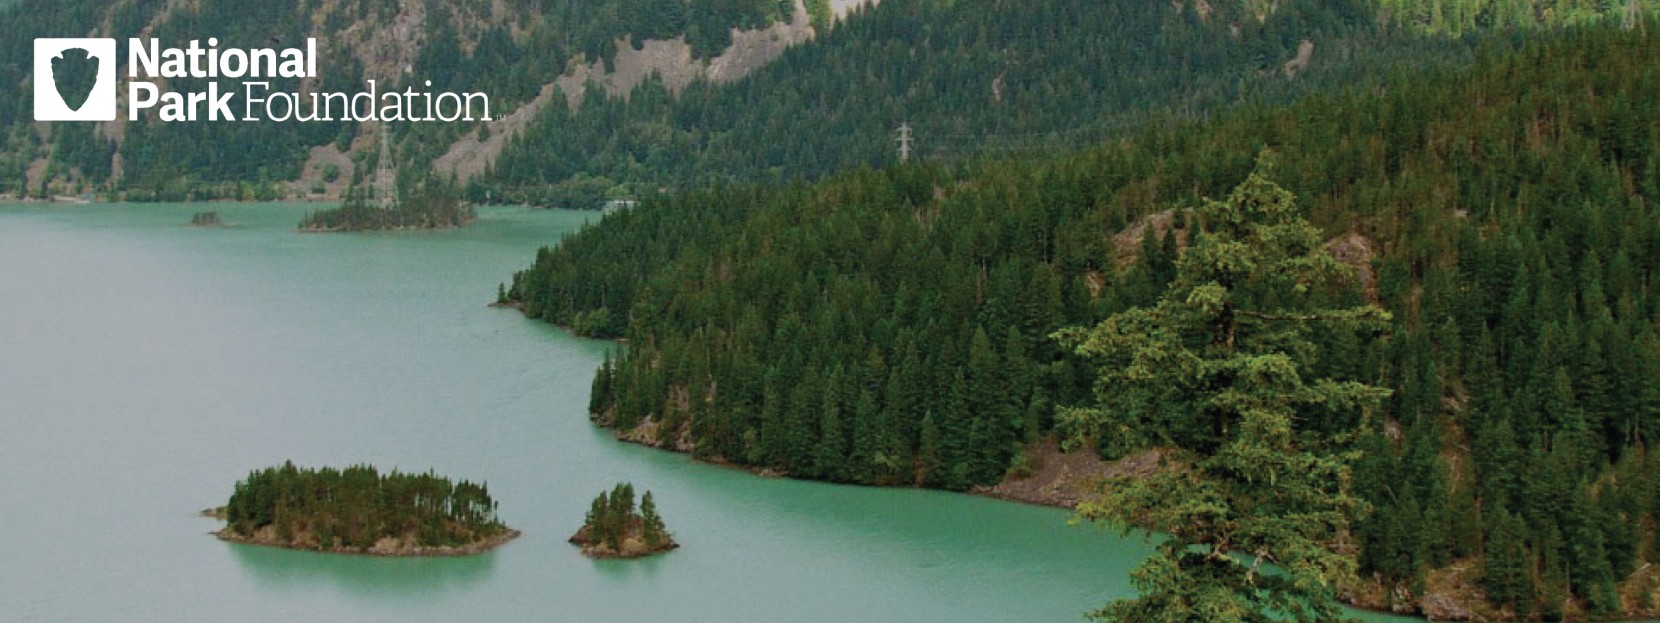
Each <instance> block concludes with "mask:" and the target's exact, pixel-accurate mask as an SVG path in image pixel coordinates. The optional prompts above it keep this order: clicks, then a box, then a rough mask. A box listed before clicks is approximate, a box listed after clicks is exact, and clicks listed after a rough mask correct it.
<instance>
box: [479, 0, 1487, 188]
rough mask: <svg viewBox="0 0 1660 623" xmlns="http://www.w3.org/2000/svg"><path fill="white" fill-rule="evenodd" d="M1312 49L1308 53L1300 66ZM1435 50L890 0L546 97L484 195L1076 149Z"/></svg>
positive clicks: (1269, 15)
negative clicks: (757, 57)
mask: <svg viewBox="0 0 1660 623" xmlns="http://www.w3.org/2000/svg"><path fill="white" fill-rule="evenodd" d="M1303 45H1308V46H1311V49H1312V50H1313V52H1312V55H1311V56H1310V57H1309V58H1308V59H1304V61H1303V62H1302V63H1301V64H1299V63H1298V62H1297V61H1296V59H1297V58H1298V53H1299V48H1300V46H1303ZM1442 46H1445V48H1446V49H1445V51H1446V52H1449V53H1457V52H1456V49H1457V47H1456V46H1450V45H1446V44H1445V42H1431V41H1426V40H1422V39H1420V38H1418V37H1416V36H1415V32H1414V31H1409V30H1406V29H1396V28H1391V27H1380V26H1379V25H1378V24H1377V17H1376V9H1375V7H1374V6H1373V5H1372V4H1371V3H1370V2H1368V1H1366V0H1337V1H1335V2H1334V1H1331V0H1320V1H1313V0H1290V1H1287V2H1279V3H1277V8H1276V9H1275V10H1273V11H1267V12H1261V13H1259V12H1258V11H1257V10H1256V9H1254V8H1253V7H1252V6H1251V3H1249V2H1212V3H1206V4H1204V5H1203V7H1200V6H1198V5H1188V6H1183V3H1171V2H1168V1H1166V0H1115V1H1113V2H1101V1H1099V0H1047V1H1045V2H1036V3H1033V2H1007V1H997V2H956V1H955V0H884V2H882V3H881V4H880V5H878V6H877V7H876V8H875V9H873V10H871V11H869V12H868V13H866V14H865V15H863V16H861V17H860V18H857V19H853V20H849V21H848V22H846V23H844V24H841V25H839V26H838V27H837V28H835V29H834V30H833V31H832V32H831V33H829V34H828V35H826V36H824V37H821V38H820V39H819V40H817V41H815V42H814V43H812V44H810V45H805V46H800V47H797V48H794V49H792V50H790V51H789V52H786V53H785V54H784V55H783V56H782V57H780V58H779V59H778V60H777V61H775V62H774V63H773V64H771V65H770V66H768V67H767V68H766V69H764V70H762V71H761V72H759V73H757V74H756V75H753V76H751V77H750V78H749V79H747V80H744V81H742V82H740V83H737V84H732V85H716V84H711V83H708V82H697V83H693V84H692V85H690V86H689V87H687V88H686V89H685V90H684V92H682V93H680V94H679V95H678V97H676V96H675V95H674V94H672V93H671V92H670V91H669V90H668V89H667V88H665V87H664V86H663V84H662V82H661V81H648V82H647V83H646V84H643V85H641V86H640V87H638V88H636V89H635V90H634V92H633V93H632V94H629V96H628V97H627V98H626V99H625V98H622V97H613V98H607V97H602V96H599V95H594V94H592V93H593V92H592V91H590V93H591V95H590V96H589V97H588V98H587V99H586V100H585V101H584V102H583V104H582V106H581V107H579V108H577V109H575V110H570V109H564V108H559V107H550V108H547V109H544V110H542V111H541V113H540V114H539V116H538V118H537V119H536V120H535V121H534V122H533V125H532V126H531V127H530V128H529V129H528V130H527V131H526V132H524V133H522V134H521V135H519V136H517V137H515V138H514V139H512V140H510V141H509V143H508V146H507V148H506V149H505V150H504V152H503V154H502V156H501V158H500V159H499V160H498V161H497V163H496V165H495V167H494V168H493V169H492V170H491V171H490V172H489V173H487V174H486V175H485V176H484V178H483V179H481V180H479V181H478V183H477V184H476V185H475V188H474V190H473V194H474V195H475V197H481V196H482V194H483V192H484V191H486V190H488V191H491V192H493V193H495V196H510V197H520V198H524V199H526V200H529V201H534V202H538V203H552V204H560V205H572V206H586V205H593V204H596V203H598V199H600V198H603V196H604V194H605V193H611V194H612V195H617V196H634V195H645V194H653V193H655V192H656V191H657V190H659V189H687V188H696V187H700V186H704V185H707V184H709V183H720V182H731V181H745V180H747V181H761V180H771V181H778V180H788V179H792V178H798V177H805V178H816V177H819V176H822V175H825V174H828V173H831V172H834V171H840V170H845V169H848V168H852V167H859V166H879V165H886V164H893V163H897V162H898V160H899V155H898V152H897V150H896V149H895V147H896V146H895V143H894V139H895V138H896V137H895V135H894V134H893V132H894V130H895V129H896V128H898V127H899V126H900V125H901V124H902V123H909V124H910V125H911V126H912V127H913V128H914V130H915V132H914V136H915V138H916V143H915V150H914V155H915V156H917V157H921V158H943V159H962V158H965V157H969V156H973V155H976V154H980V153H986V152H990V153H1003V152H1007V151H1011V150H1015V151H1038V150H1044V149H1054V148H1055V147H1056V146H1057V145H1072V146H1081V145H1084V144H1088V143H1090V142H1094V141H1098V140H1101V139H1102V137H1104V136H1108V135H1113V134H1116V133H1118V132H1120V131H1121V130H1123V129H1125V128H1127V127H1130V126H1133V125H1136V124H1139V123H1143V122H1144V121H1145V117H1146V115H1147V114H1148V113H1150V112H1154V111H1165V110H1178V111H1182V112H1184V113H1186V114H1190V115H1198V114H1203V113H1205V112H1207V111H1210V110H1213V109H1217V108H1220V107H1224V106H1226V105H1227V104H1228V103H1229V102H1233V101H1237V100H1239V99H1240V98H1242V97H1245V96H1247V95H1254V96H1260V97H1276V96H1283V95H1284V94H1287V93H1295V92H1300V90H1301V89H1302V88H1303V86H1305V85H1304V83H1305V82H1307V78H1306V77H1304V78H1302V79H1295V78H1293V76H1296V75H1298V74H1299V73H1304V72H1309V71H1312V70H1316V69H1319V70H1326V73H1328V74H1335V73H1340V70H1341V68H1344V67H1347V66H1349V65H1350V64H1351V63H1353V62H1354V61H1355V60H1356V59H1358V58H1377V57H1383V56H1389V55H1394V54H1408V53H1410V52H1411V51H1420V50H1423V49H1426V48H1429V49H1436V50H1437V51H1443V50H1442ZM1288 63H1290V65H1289V66H1288ZM1315 73H1316V74H1318V73H1320V72H1315Z"/></svg>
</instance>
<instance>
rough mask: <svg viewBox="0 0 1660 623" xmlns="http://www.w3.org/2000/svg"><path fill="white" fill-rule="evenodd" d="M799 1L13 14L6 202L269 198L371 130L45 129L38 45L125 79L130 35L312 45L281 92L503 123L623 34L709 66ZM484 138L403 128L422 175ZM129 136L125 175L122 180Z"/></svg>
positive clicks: (111, 2)
mask: <svg viewBox="0 0 1660 623" xmlns="http://www.w3.org/2000/svg"><path fill="white" fill-rule="evenodd" d="M793 6H794V5H793V3H783V2H778V1H777V0H685V1H683V2H654V1H646V0H608V1H606V2H564V1H558V0H507V1H505V2H504V1H499V0H467V1H464V2H439V1H437V0H427V1H425V2H418V3H407V2H399V1H398V0H369V1H365V2H334V1H327V0H306V1H304V2H252V3H250V2H242V1H238V0H203V1H201V2H191V3H177V2H167V1H165V0H119V1H117V0H24V1H21V2H18V3H16V4H13V5H10V6H5V7H0V19H4V20H5V21H6V22H7V24H8V25H9V27H10V28H11V29H12V31H13V32H15V33H19V34H18V36H14V37H7V38H5V39H4V40H3V41H0V84H5V85H7V87H8V88H6V89H3V90H0V138H3V140H0V172H3V174H0V193H15V194H25V193H34V194H42V193H43V192H44V190H45V186H46V185H47V184H48V183H51V184H55V185H58V186H59V187H62V188H84V189H86V190H88V191H94V190H113V191H116V192H118V193H121V194H122V195H123V196H124V197H126V198H129V199H141V200H142V199H161V200H179V199H187V198H201V197H228V198H241V199H266V198H270V197H273V196H278V195H279V194H281V193H284V192H287V190H286V189H285V187H284V186H283V185H282V184H281V183H286V182H290V181H293V180H295V179H297V178H299V177H300V175H301V173H302V171H301V167H302V165H304V164H305V163H306V161H307V157H308V152H309V151H310V149H311V148H312V147H316V146H323V145H330V144H333V145H335V146H337V147H339V148H342V149H344V148H347V147H349V146H350V145H351V143H352V141H353V139H354V138H355V137H356V136H357V134H358V133H359V131H360V128H359V126H358V125H357V124H355V123H346V122H338V121H336V122H315V123H265V122H262V123H161V122H158V121H155V120H154V119H153V118H146V120H144V121H140V122H137V123H126V122H124V121H118V122H115V123H108V124H103V123H101V124H92V123H56V124H50V125H45V126H40V127H36V125H35V124H33V123H32V121H31V120H32V118H33V117H32V109H33V104H32V101H31V97H32V93H33V90H32V88H26V87H25V85H26V84H28V83H29V81H30V80H32V79H33V78H32V76H30V75H29V74H30V73H31V72H32V64H31V59H32V57H33V50H32V41H33V38H34V37H37V36H39V37H81V36H111V37H115V38H116V39H117V41H118V45H119V50H118V62H119V63H120V64H121V65H122V67H121V68H120V69H119V70H118V75H121V76H125V75H126V67H125V63H126V47H127V38H128V37H138V36H141V35H142V36H145V37H153V38H156V39H159V40H161V41H163V42H166V43H168V45H170V46H171V45H174V44H177V45H181V46H182V45H184V43H185V42H187V41H189V40H191V39H198V40H203V41H204V43H205V40H206V39H207V38H209V37H214V38H217V39H218V40H219V41H220V46H221V48H222V49H223V48H230V47H251V48H258V47H271V46H273V45H278V46H282V45H295V44H296V42H302V41H304V39H305V38H306V37H308V36H313V37H317V38H318V39H319V52H320V54H321V56H322V58H321V59H320V60H319V63H318V67H319V73H320V74H321V77H320V79H318V80H316V81H305V82H304V83H302V81H300V80H298V79H292V78H289V79H284V78H277V79H273V80H270V82H271V83H272V84H271V86H270V88H271V90H273V91H287V92H294V91H297V90H299V88H300V87H301V86H302V84H303V86H304V87H305V88H307V89H309V90H316V91H328V92H337V91H338V92H354V93H355V92H357V91H360V90H363V89H364V80H365V79H375V80H377V81H378V82H379V85H378V89H379V90H380V91H381V92H387V91H391V90H402V89H403V87H404V86H405V85H406V84H407V85H415V84H420V83H423V82H424V81H426V80H431V81H432V87H431V88H432V89H433V90H436V91H455V92H466V91H478V92H484V93H488V94H489V95H490V97H491V103H492V109H491V110H492V113H493V114H494V115H496V116H501V115H504V114H506V113H508V112H509V111H511V110H512V109H513V108H514V107H515V106H517V105H520V104H522V103H524V102H526V101H528V100H530V99H531V98H532V97H534V96H535V95H536V93H537V92H538V91H539V90H540V89H541V87H542V85H544V84H548V83H550V82H553V80H554V78H556V77H557V76H559V75H560V74H561V73H563V72H564V71H565V69H566V64H567V62H569V61H571V60H572V59H575V58H578V57H581V58H587V59H610V58H611V57H613V56H615V54H616V47H615V45H614V42H615V40H616V39H618V38H620V37H622V38H626V37H628V36H630V35H631V34H632V36H634V37H638V38H642V39H643V38H666V37H674V36H680V35H684V36H685V37H686V38H687V41H688V43H689V44H690V46H691V48H692V50H693V53H694V55H708V54H712V53H714V52H718V51H719V50H721V49H724V48H725V47H726V46H727V45H728V44H729V43H730V42H731V36H732V35H731V28H732V27H734V26H738V27H756V26H762V25H766V24H769V23H772V22H774V21H777V20H780V19H788V18H789V17H790V16H791V15H792V12H793ZM399 29H402V30H399ZM282 42H287V43H282ZM406 68H407V70H408V71H407V72H406V71H405V69H406ZM202 82H203V81H202V80H198V79H189V78H179V79H171V80H170V81H169V84H170V85H171V86H172V87H174V88H178V89H191V88H195V87H200V86H201V83H202ZM392 87H395V88H392ZM123 88H124V87H123ZM423 88H425V87H423ZM120 117H121V118H123V119H124V118H125V111H124V110H123V111H121V115H120ZM476 129H477V126H476V125H475V124H470V123H426V124H394V126H393V131H394V132H395V133H396V134H397V136H398V141H399V154H398V155H399V159H400V162H403V163H416V164H419V165H421V166H422V167H424V166H425V165H426V164H427V163H428V162H430V161H431V160H432V158H434V157H436V156H437V155H438V154H440V153H442V152H443V150H444V149H445V148H446V147H448V146H449V145H450V144H451V143H453V142H455V141H456V140H457V139H458V138H459V137H460V136H462V135H464V134H467V133H470V132H473V131H475V130H476ZM118 139H119V152H120V158H119V163H120V167H119V169H120V175H119V180H118V181H115V183H113V184H111V183H110V182H111V181H112V179H113V178H114V177H115V175H116V173H117V171H116V168H115V167H116V164H115V163H116V162H117V160H116V159H114V158H113V156H114V155H115V154H116V151H117V142H118ZM373 159H374V155H373V154H372V153H365V154H361V155H360V156H359V161H358V162H357V163H356V164H358V165H360V167H358V168H359V169H361V170H363V171H372V170H373V168H372V167H373V165H374V163H373ZM363 160H367V161H368V162H367V163H365V162H363ZM37 161H38V162H40V163H41V164H44V165H46V167H47V168H46V169H45V170H44V171H42V172H40V174H39V175H37V176H35V177H36V178H38V181H37V185H36V186H35V187H27V188H26V187H25V182H26V181H27V180H28V179H30V176H29V175H28V170H29V167H30V166H31V165H33V164H35V163H36V162H37ZM409 169H411V170H410V171H409V174H410V175H411V176H413V177H412V180H413V179H416V178H418V177H419V176H420V175H421V174H422V173H423V171H421V170H419V169H420V167H409ZM344 174H345V175H351V174H352V171H350V170H348V171H345V172H344ZM300 190H301V191H302V192H304V191H305V190H307V189H300Z"/></svg>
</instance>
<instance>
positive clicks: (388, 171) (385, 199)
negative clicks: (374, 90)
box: [375, 123, 398, 210]
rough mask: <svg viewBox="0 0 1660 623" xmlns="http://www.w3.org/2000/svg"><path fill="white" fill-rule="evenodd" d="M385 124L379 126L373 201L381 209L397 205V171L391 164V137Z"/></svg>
mask: <svg viewBox="0 0 1660 623" xmlns="http://www.w3.org/2000/svg"><path fill="white" fill-rule="evenodd" d="M390 135H391V132H390V129H389V128H388V127H387V126H386V124H384V123H383V124H381V126H380V163H379V166H377V167H376V168H375V169H376V170H375V200H376V202H377V203H379V204H380V207H381V209H383V210H390V209H392V208H395V207H397V205H398V169H397V167H396V166H393V164H392V137H391V136H390Z"/></svg>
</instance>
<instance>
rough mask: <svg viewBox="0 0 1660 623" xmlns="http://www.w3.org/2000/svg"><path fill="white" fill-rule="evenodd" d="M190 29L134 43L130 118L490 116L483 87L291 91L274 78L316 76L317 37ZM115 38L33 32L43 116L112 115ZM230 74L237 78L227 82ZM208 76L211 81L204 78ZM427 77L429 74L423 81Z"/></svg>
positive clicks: (38, 114) (39, 116) (130, 48)
mask: <svg viewBox="0 0 1660 623" xmlns="http://www.w3.org/2000/svg"><path fill="white" fill-rule="evenodd" d="M202 43H203V42H202V41H201V40H198V39H191V40H190V41H189V45H188V46H186V47H183V48H177V47H173V48H164V47H162V46H161V44H160V42H158V41H156V40H154V39H149V40H145V39H139V38H133V39H129V40H128V43H127V77H128V82H127V99H126V102H127V119H128V120H129V121H137V120H138V119H139V117H140V116H141V115H143V114H145V113H146V111H150V112H153V113H154V116H153V118H154V119H155V120H158V121H161V122H173V121H199V120H200V121H296V122H307V121H358V122H363V121H492V120H493V119H492V118H491V117H490V96H489V95H487V94H484V93H451V92H443V93H431V92H418V91H416V90H415V87H414V86H413V85H410V86H408V87H406V88H405V89H404V90H403V91H401V92H400V91H387V92H384V93H382V92H380V91H379V90H378V89H377V87H376V85H375V81H374V80H365V81H364V83H365V86H366V88H365V90H363V91H360V92H357V93H319V92H315V91H312V92H303V91H295V92H286V91H281V90H277V89H274V88H273V87H272V82H271V79H273V78H283V79H293V78H299V79H315V78H317V40H316V39H315V38H308V39H306V41H305V47H304V48H287V49H283V50H276V49H269V48H260V49H240V48H226V49H220V48H219V47H218V46H219V39H217V38H213V37H210V38H208V39H207V41H206V43H207V45H206V46H203V45H202ZM115 69H116V46H115V40H114V39H50V38H40V39H35V72H34V89H35V120H36V121H114V120H115V112H116V107H117V106H116V104H117V102H116V97H115V92H116V91H115V90H116V76H115ZM158 78H159V79H173V78H193V79H196V80H195V81H189V83H190V84H193V85H198V86H203V87H205V88H202V89H200V90H197V91H192V92H181V91H168V90H164V89H163V84H158V83H157V82H155V80H156V79H158ZM222 79H232V80H239V82H235V83H228V84H221V82H220V80H222ZM204 80H205V81H206V82H205V84H204V83H203V82H202V81H204ZM422 84H424V86H426V87H429V88H430V87H431V86H432V81H431V80H425V81H422Z"/></svg>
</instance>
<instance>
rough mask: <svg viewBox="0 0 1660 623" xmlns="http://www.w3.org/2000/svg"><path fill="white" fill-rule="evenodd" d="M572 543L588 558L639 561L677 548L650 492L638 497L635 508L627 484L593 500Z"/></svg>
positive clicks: (573, 536)
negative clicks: (631, 559)
mask: <svg viewBox="0 0 1660 623" xmlns="http://www.w3.org/2000/svg"><path fill="white" fill-rule="evenodd" d="M571 543H572V544H574V545H580V546H582V553H583V554H584V555H586V556H588V557H590V558H640V557H644V556H650V555H652V554H658V553H661V552H666V551H669V550H671V549H674V548H677V547H680V544H679V543H675V542H674V538H673V537H672V536H671V535H670V534H669V532H668V530H667V529H666V528H664V527H663V517H662V516H661V515H658V514H657V503H656V502H655V501H654V500H652V499H651V492H650V491H647V492H646V494H645V495H644V496H643V497H641V498H640V507H639V508H638V509H636V508H635V507H634V485H633V484H631V483H626V482H625V483H622V484H619V485H617V486H616V487H614V488H612V489H611V492H610V493H606V492H603V491H602V492H600V494H599V497H596V498H594V502H593V505H591V506H589V507H588V517H587V519H586V520H585V521H583V522H582V528H581V529H579V530H577V531H576V534H573V535H571Z"/></svg>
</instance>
